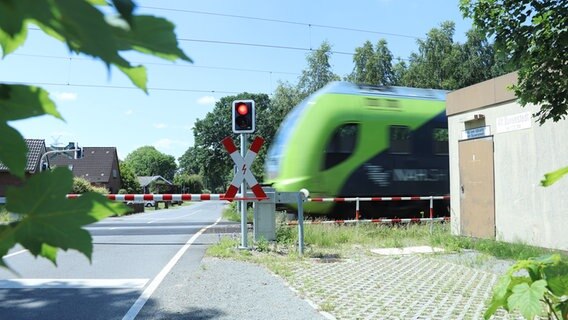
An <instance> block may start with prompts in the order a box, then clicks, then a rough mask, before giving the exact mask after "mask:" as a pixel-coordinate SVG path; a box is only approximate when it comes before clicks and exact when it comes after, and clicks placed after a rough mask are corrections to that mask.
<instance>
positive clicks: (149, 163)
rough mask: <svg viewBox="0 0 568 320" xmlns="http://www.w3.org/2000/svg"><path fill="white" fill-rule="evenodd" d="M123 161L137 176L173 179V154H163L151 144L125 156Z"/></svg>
mask: <svg viewBox="0 0 568 320" xmlns="http://www.w3.org/2000/svg"><path fill="white" fill-rule="evenodd" d="M124 163H125V164H126V165H127V166H129V167H130V168H132V170H134V173H135V174H136V175H138V176H162V177H164V178H165V179H167V180H173V178H174V175H175V172H176V170H177V164H176V160H175V158H174V156H171V155H167V154H164V153H162V152H160V151H158V150H156V148H155V147H153V146H144V147H140V148H138V149H136V150H134V151H132V152H131V153H129V154H128V155H127V156H126V159H125V160H124Z"/></svg>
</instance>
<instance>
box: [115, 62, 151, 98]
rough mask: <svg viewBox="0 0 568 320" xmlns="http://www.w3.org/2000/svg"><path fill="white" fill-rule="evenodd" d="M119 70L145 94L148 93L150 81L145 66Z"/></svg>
mask: <svg viewBox="0 0 568 320" xmlns="http://www.w3.org/2000/svg"><path fill="white" fill-rule="evenodd" d="M118 68H119V69H120V70H121V71H122V72H123V73H124V74H125V75H126V76H127V77H128V78H129V79H130V81H132V83H134V85H135V86H137V87H138V88H140V89H142V90H144V92H146V93H148V88H147V87H146V83H147V81H148V76H147V75H146V68H145V67H143V66H139V67H128V68H127V67H121V66H118Z"/></svg>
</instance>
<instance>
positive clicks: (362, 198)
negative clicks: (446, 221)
mask: <svg viewBox="0 0 568 320" xmlns="http://www.w3.org/2000/svg"><path fill="white" fill-rule="evenodd" d="M430 199H432V200H447V199H450V196H426V197H355V198H309V199H308V201H312V202H356V201H417V200H430Z"/></svg>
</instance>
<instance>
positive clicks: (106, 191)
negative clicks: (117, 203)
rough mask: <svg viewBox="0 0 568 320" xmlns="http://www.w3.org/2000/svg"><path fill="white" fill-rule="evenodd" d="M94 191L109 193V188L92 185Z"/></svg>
mask: <svg viewBox="0 0 568 320" xmlns="http://www.w3.org/2000/svg"><path fill="white" fill-rule="evenodd" d="M91 191H92V192H96V193H100V194H108V193H109V192H108V189H107V188H105V187H91Z"/></svg>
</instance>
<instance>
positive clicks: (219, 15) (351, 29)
mask: <svg viewBox="0 0 568 320" xmlns="http://www.w3.org/2000/svg"><path fill="white" fill-rule="evenodd" d="M140 8H144V9H151V10H163V11H173V12H185V13H193V14H201V15H209V16H218V17H227V18H236V19H246V20H256V21H266V22H275V23H283V24H291V25H300V26H306V27H309V28H310V27H317V28H325V29H335V30H343V31H353V32H362V33H373V34H381V35H385V36H392V37H401V38H410V39H415V40H416V39H421V38H420V37H416V36H411V35H406V34H401V33H390V32H381V31H375V30H365V29H357V28H349V27H341V26H330V25H323V24H314V23H305V22H297V21H289V20H279V19H268V18H259V17H250V16H242V15H235V14H226V13H216V12H207V11H197V10H185V9H172V8H159V7H147V6H140Z"/></svg>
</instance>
